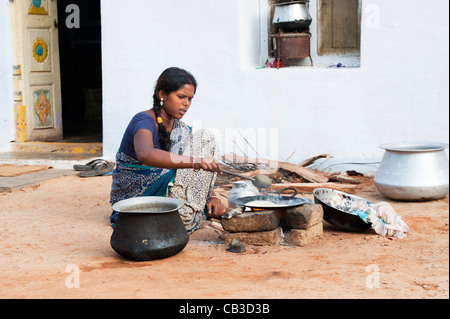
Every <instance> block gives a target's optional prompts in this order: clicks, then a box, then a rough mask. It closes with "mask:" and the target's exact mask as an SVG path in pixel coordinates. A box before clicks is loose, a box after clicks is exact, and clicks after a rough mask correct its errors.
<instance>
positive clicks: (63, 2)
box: [58, 0, 102, 143]
mask: <svg viewBox="0 0 450 319" xmlns="http://www.w3.org/2000/svg"><path fill="white" fill-rule="evenodd" d="M71 5H72V6H71ZM73 5H76V7H77V8H78V9H77V8H75V10H74V9H73V8H74V6H73ZM77 12H78V14H77ZM77 22H79V23H78V24H77ZM58 32H59V54H60V68H61V99H62V118H63V136H64V140H65V141H68V142H71V141H72V142H91V143H98V142H102V50H101V18H100V0H58Z"/></svg>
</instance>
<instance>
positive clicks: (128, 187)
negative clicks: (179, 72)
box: [110, 120, 191, 227]
mask: <svg viewBox="0 0 450 319" xmlns="http://www.w3.org/2000/svg"><path fill="white" fill-rule="evenodd" d="M190 136H191V129H190V128H189V126H187V125H186V124H184V123H183V122H182V121H179V120H175V123H174V126H173V129H172V133H171V135H170V140H171V143H172V144H171V145H172V146H171V148H170V152H171V153H175V154H182V153H183V150H184V147H185V145H186V144H187V142H188V140H189V138H190ZM175 175H176V170H175V169H166V168H156V167H151V166H146V165H143V164H142V163H141V162H139V161H138V160H136V159H134V158H132V157H130V156H128V155H127V154H125V153H124V152H122V150H120V149H119V150H118V152H117V154H116V168H115V169H114V171H113V175H112V177H113V181H112V185H111V195H110V203H111V204H114V203H117V202H118V201H121V200H124V199H128V198H133V197H139V196H166V195H167V193H168V187H169V185H170V183H171V182H172V181H173V180H174V178H175ZM117 215H118V214H117V213H115V212H113V213H112V214H111V217H110V221H111V223H112V224H113V227H114V223H115V222H116V220H117Z"/></svg>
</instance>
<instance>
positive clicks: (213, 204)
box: [206, 196, 229, 218]
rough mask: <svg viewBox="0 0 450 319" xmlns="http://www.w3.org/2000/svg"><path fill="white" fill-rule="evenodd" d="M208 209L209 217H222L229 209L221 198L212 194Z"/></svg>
mask: <svg viewBox="0 0 450 319" xmlns="http://www.w3.org/2000/svg"><path fill="white" fill-rule="evenodd" d="M206 209H207V210H208V217H213V218H220V217H221V216H222V215H223V214H225V213H226V212H227V211H228V210H229V209H228V208H226V207H225V205H224V204H222V202H221V201H220V199H219V198H217V197H215V196H211V199H210V200H209V202H208V204H207V205H206Z"/></svg>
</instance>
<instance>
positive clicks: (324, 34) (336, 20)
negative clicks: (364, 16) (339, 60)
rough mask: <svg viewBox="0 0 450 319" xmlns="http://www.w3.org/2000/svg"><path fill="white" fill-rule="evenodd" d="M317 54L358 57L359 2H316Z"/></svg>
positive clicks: (359, 33)
mask: <svg viewBox="0 0 450 319" xmlns="http://www.w3.org/2000/svg"><path fill="white" fill-rule="evenodd" d="M317 8H318V12H317V13H318V21H317V22H318V23H317V27H318V43H317V54H318V55H319V56H323V55H330V54H334V55H351V56H359V54H360V42H361V41H360V38H361V10H360V0H318V5H317Z"/></svg>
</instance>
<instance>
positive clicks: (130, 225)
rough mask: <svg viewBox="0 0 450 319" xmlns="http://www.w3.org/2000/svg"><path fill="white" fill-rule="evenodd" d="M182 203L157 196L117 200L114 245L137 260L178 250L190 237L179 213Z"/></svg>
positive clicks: (161, 255) (119, 250)
mask: <svg viewBox="0 0 450 319" xmlns="http://www.w3.org/2000/svg"><path fill="white" fill-rule="evenodd" d="M183 205H184V203H183V201H181V200H179V199H175V198H169V197H156V196H144V197H135V198H130V199H125V200H122V201H119V202H117V203H115V204H114V205H113V206H112V208H113V210H114V211H115V212H117V213H118V219H117V222H116V226H115V227H114V231H113V233H112V235H111V247H112V248H113V249H114V250H115V251H116V252H117V253H118V254H120V255H121V256H122V257H124V258H127V259H130V260H135V261H148V260H156V259H163V258H168V257H170V256H173V255H175V254H178V253H179V252H180V251H182V250H183V249H184V247H186V245H187V243H188V241H189V235H188V233H187V231H186V228H185V227H184V224H183V221H182V220H181V217H180V214H179V213H178V210H179V209H180V208H181V207H183Z"/></svg>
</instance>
